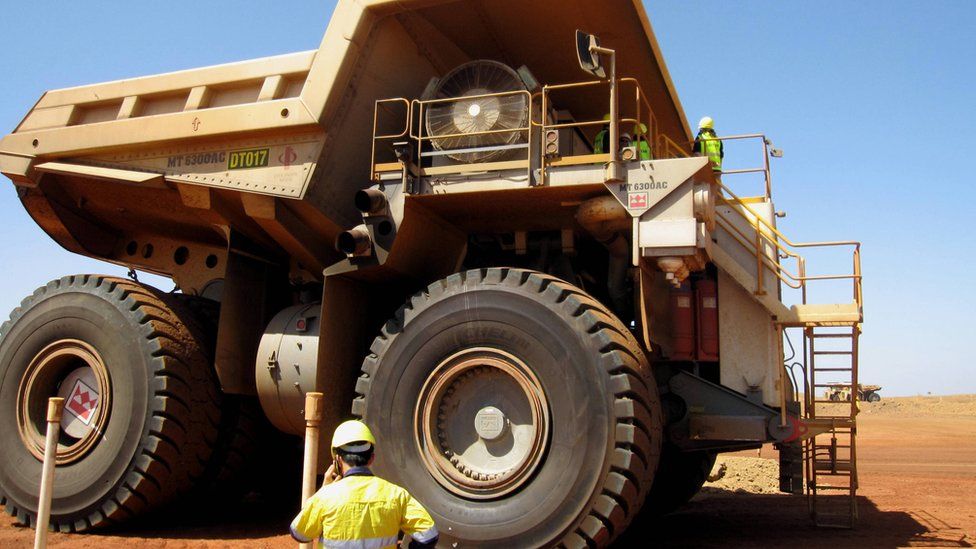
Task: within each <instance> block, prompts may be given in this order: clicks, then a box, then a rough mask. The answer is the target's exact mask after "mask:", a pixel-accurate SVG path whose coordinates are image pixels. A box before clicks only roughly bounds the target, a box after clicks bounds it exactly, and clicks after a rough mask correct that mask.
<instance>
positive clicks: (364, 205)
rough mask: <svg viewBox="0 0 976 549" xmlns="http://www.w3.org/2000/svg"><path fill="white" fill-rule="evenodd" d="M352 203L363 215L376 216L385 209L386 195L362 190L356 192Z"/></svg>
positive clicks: (375, 191) (371, 190)
mask: <svg viewBox="0 0 976 549" xmlns="http://www.w3.org/2000/svg"><path fill="white" fill-rule="evenodd" d="M353 203H354V204H355V205H356V209H357V210H359V211H360V212H362V213H364V214H378V213H380V212H382V211H383V210H385V209H386V195H385V194H383V192H382V191H379V190H376V189H362V190H360V191H356V196H355V197H354V198H353Z"/></svg>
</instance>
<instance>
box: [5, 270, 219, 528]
mask: <svg viewBox="0 0 976 549" xmlns="http://www.w3.org/2000/svg"><path fill="white" fill-rule="evenodd" d="M172 300H173V298H172V296H168V295H166V294H162V293H159V292H157V291H155V290H152V289H150V288H147V287H145V286H142V285H139V284H136V283H133V282H130V281H127V280H123V279H118V278H110V277H102V276H95V275H79V276H70V277H65V278H62V279H60V280H55V281H52V282H50V283H48V284H47V285H46V286H44V287H42V288H40V289H38V290H37V291H35V292H34V294H33V295H31V296H30V297H28V298H26V299H25V300H24V301H23V302H22V304H21V306H20V307H18V308H16V309H15V310H14V311H13V312H12V313H11V315H10V320H9V321H7V322H5V323H4V324H3V326H2V327H0V499H2V502H3V503H5V504H6V506H7V511H8V512H9V513H10V514H12V515H15V516H16V517H17V519H18V520H19V521H20V522H21V523H23V524H27V525H31V524H33V523H34V521H35V517H36V510H37V489H38V488H37V487H38V486H39V482H40V474H41V452H42V448H43V439H44V430H45V417H44V411H45V406H46V402H47V399H48V398H49V397H52V396H63V397H65V399H66V402H65V404H66V406H65V415H64V418H65V419H64V420H63V421H62V432H61V434H60V441H59V447H58V452H57V456H58V468H57V476H56V482H55V484H54V498H53V502H52V511H51V523H52V525H53V527H54V528H55V529H57V530H60V531H62V532H67V531H80V530H85V529H88V528H90V527H95V526H101V525H105V524H110V523H113V522H116V521H119V520H121V519H125V518H129V517H131V516H134V515H137V514H140V513H142V512H144V511H146V510H148V509H150V508H154V507H157V506H159V505H161V504H164V503H166V502H169V501H171V500H173V499H174V497H176V496H177V495H178V494H180V493H182V492H185V491H187V490H188V489H189V488H190V487H191V486H192V484H193V483H194V482H195V479H196V478H198V477H199V476H200V475H201V474H202V473H203V471H204V468H205V467H206V464H207V461H208V458H209V457H210V453H211V450H210V445H209V444H208V442H207V441H213V440H214V439H215V436H216V430H217V418H218V417H219V413H220V412H219V410H218V409H217V402H216V400H215V399H214V398H213V396H214V392H215V385H214V380H213V376H212V373H211V369H210V365H209V364H208V363H207V359H206V355H205V353H204V352H202V350H201V346H202V343H201V342H200V341H198V339H197V336H195V334H194V332H193V331H191V330H189V329H188V328H187V326H186V324H185V323H184V322H183V321H182V320H181V319H180V317H179V316H178V315H177V314H176V313H174V310H173V308H172V307H171V306H170V305H169V304H168V303H170V302H172Z"/></svg>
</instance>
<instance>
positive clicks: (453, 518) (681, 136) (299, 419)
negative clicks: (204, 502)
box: [0, 0, 862, 547]
mask: <svg viewBox="0 0 976 549" xmlns="http://www.w3.org/2000/svg"><path fill="white" fill-rule="evenodd" d="M580 29H581V30H582V32H580ZM601 38H602V42H601V40H600V39H601ZM39 70H40V69H39ZM598 132H606V134H605V135H607V137H608V139H606V140H605V141H606V142H607V143H609V144H610V145H609V146H607V147H605V148H603V147H599V146H597V147H595V146H594V145H595V140H596V139H597V134H598ZM600 137H601V138H602V137H603V136H602V135H601V136H600ZM719 139H722V140H724V141H725V142H726V143H729V142H730V141H732V140H737V141H739V142H742V141H751V142H753V143H755V150H756V151H757V153H758V154H757V155H756V157H757V159H756V162H757V167H756V168H754V169H740V170H727V171H726V172H724V173H716V172H714V170H713V166H712V165H711V164H710V163H709V160H708V158H706V157H701V156H695V155H693V154H692V143H693V136H692V133H691V132H690V130H689V125H688V122H687V120H686V118H685V115H684V113H683V110H682V107H681V104H680V102H679V100H678V97H677V95H676V94H675V90H674V85H673V83H672V81H671V78H670V76H669V74H668V71H667V68H666V67H665V64H664V60H663V57H662V55H661V51H660V48H659V46H658V44H657V41H656V40H655V38H654V34H653V32H652V30H651V25H650V23H649V21H648V18H647V15H646V13H645V11H644V9H643V7H642V5H641V3H640V2H639V1H637V0H634V1H628V0H614V1H608V2H583V1H577V0H559V1H557V0H540V1H534V2H522V1H515V0H498V1H493V2H482V1H476V0H455V1H445V0H396V1H394V0H371V1H369V2H359V1H353V0H348V1H347V0H340V2H339V3H338V6H337V7H336V10H335V12H334V14H333V15H332V18H331V21H330V22H329V24H328V28H327V30H326V32H325V36H324V38H323V40H322V42H321V45H320V47H319V48H318V50H313V51H306V52H301V53H294V54H288V55H281V56H277V57H268V58H263V59H256V60H252V61H244V62H240V63H233V64H227V65H220V66H213V67H206V68H200V69H193V70H186V71H180V72H174V73H169V74H162V75H158V76H147V77H141V78H134V79H130V80H121V81H117V82H108V83H104V84H95V85H88V86H80V87H74V88H69V89H62V90H55V91H49V92H46V93H44V94H43V95H42V96H41V97H40V99H39V100H38V101H37V103H36V104H35V105H34V106H33V107H32V108H31V109H30V110H29V111H28V112H27V115H26V116H25V117H24V119H23V121H22V122H21V123H20V125H18V126H17V127H16V129H14V130H13V132H12V133H11V134H10V135H7V136H6V137H5V138H4V139H3V140H2V141H0V171H2V173H3V174H5V175H6V176H7V177H9V178H10V179H11V180H12V182H13V184H14V188H15V189H16V193H17V197H18V198H19V199H20V201H21V202H22V203H23V205H24V207H25V208H26V210H27V212H28V213H29V214H30V216H31V217H32V218H33V220H34V221H35V222H36V223H37V224H38V225H39V226H40V228H41V229H42V230H44V231H45V232H46V233H47V234H48V235H50V237H51V238H53V239H54V240H55V241H56V242H57V243H58V244H60V245H61V246H63V247H64V248H66V249H67V250H69V251H71V252H75V253H77V254H81V255H84V256H88V257H92V258H97V259H101V260H103V261H106V262H108V263H112V264H115V265H118V266H121V267H123V268H129V269H132V271H130V272H135V271H142V272H149V273H156V274H159V275H163V276H165V277H169V278H171V279H172V280H173V282H174V284H175V285H176V287H177V288H178V290H179V291H160V290H157V289H155V288H152V287H150V286H148V285H145V284H141V283H139V282H138V281H136V280H130V279H126V278H118V277H111V276H102V275H95V274H77V275H72V276H65V277H63V278H61V279H58V280H54V281H51V282H48V283H47V284H45V285H43V286H41V287H40V288H38V289H37V291H35V292H34V293H33V294H32V295H30V296H27V297H26V298H25V299H24V301H23V303H22V304H21V305H20V306H19V307H18V308H16V309H14V311H13V312H12V313H11V315H10V319H9V321H7V322H5V323H4V324H3V326H2V328H0V332H2V335H0V496H2V500H3V502H4V503H5V504H6V507H7V510H8V511H9V512H10V513H12V514H13V515H15V516H16V517H17V519H18V520H19V521H20V522H21V523H23V524H32V523H34V522H35V520H36V519H35V517H36V511H37V507H38V498H37V493H38V482H39V478H40V474H41V459H42V456H43V441H44V435H43V433H44V426H45V403H46V401H47V399H48V398H49V397H52V396H58V395H60V396H62V397H64V398H65V399H66V412H65V417H64V420H63V421H62V422H61V427H62V429H61V432H60V440H59V445H58V448H57V468H56V471H57V474H56V481H55V486H54V499H53V504H52V517H51V520H52V527H53V528H56V529H57V530H60V531H83V530H88V529H91V528H99V527H103V526H105V525H108V524H117V523H120V522H124V521H127V520H130V519H132V518H134V517H138V516H140V515H142V514H144V513H146V512H148V511H151V510H153V509H155V508H158V507H160V506H162V505H164V504H166V503H168V502H171V501H175V500H177V499H178V498H180V497H185V495H186V494H188V493H192V490H193V489H194V487H195V486H198V485H201V484H204V483H208V482H213V477H214V476H219V475H220V474H222V473H221V472H222V471H226V470H227V469H228V467H230V465H229V463H228V462H230V461H233V460H239V458H241V457H242V456H241V454H242V453H244V454H246V453H248V452H244V451H242V450H240V448H241V447H240V446H239V445H238V442H237V439H238V438H239V437H241V436H243V435H241V432H242V431H245V430H246V426H242V422H245V419H246V418H248V417H251V416H249V415H248V414H247V413H245V408H246V406H248V404H249V403H253V405H254V406H255V407H256V409H258V410H260V411H261V413H262V414H263V416H264V417H265V418H266V419H267V420H268V422H269V423H270V424H271V425H273V426H274V427H276V428H277V429H278V430H280V431H282V432H284V433H288V434H291V435H301V434H302V433H303V432H304V427H305V423H304V419H303V406H304V397H305V394H306V393H307V392H311V391H319V392H322V393H324V395H325V396H324V413H325V418H324V421H323V422H322V426H321V429H322V432H323V434H324V435H325V437H324V438H325V440H328V434H329V433H331V431H332V429H333V428H334V427H335V426H336V425H337V424H338V423H339V422H340V421H343V420H346V419H349V418H353V417H359V418H362V419H363V421H365V422H366V423H367V424H368V425H369V426H370V427H371V428H372V429H373V432H374V433H375V435H376V437H377V440H378V441H379V444H378V448H379V452H378V458H377V460H376V463H375V471H376V473H377V474H379V475H381V476H383V477H385V478H387V479H389V480H390V481H392V482H395V483H397V484H400V485H402V486H404V487H405V488H406V489H407V490H409V492H410V493H411V494H413V495H414V496H415V497H416V498H417V499H418V500H419V501H421V502H422V503H423V504H424V505H425V506H426V507H427V509H428V510H429V511H430V513H431V515H432V516H433V517H434V518H435V520H436V522H437V526H438V529H439V530H440V532H441V535H442V540H443V541H445V542H448V543H457V544H459V545H460V546H468V545H471V546H496V547H515V546H519V547H528V546H554V545H562V546H566V547H585V546H591V547H592V546H599V547H603V546H606V545H607V544H609V543H610V542H611V541H612V540H614V539H615V538H617V537H618V536H619V535H620V534H621V533H622V532H624V530H625V529H626V528H627V527H628V525H629V524H631V523H632V522H633V519H634V517H635V516H637V515H638V514H641V513H644V514H646V516H651V515H653V514H661V513H667V512H669V511H671V510H674V509H675V508H677V507H678V506H680V505H682V504H683V503H685V502H686V501H687V500H688V499H689V498H691V497H692V496H693V495H694V494H695V493H696V492H697V491H698V489H699V488H700V487H701V485H702V483H703V481H704V478H705V475H706V473H707V471H708V470H709V468H710V467H711V465H712V463H713V462H714V460H715V456H716V454H717V453H720V452H726V451H734V450H740V449H744V448H757V447H759V446H760V445H762V444H764V443H775V444H776V445H777V447H778V448H779V449H780V454H781V460H780V464H781V475H780V476H781V478H780V484H781V488H782V489H783V490H785V491H789V492H793V493H806V494H807V495H808V497H809V498H810V507H811V510H812V511H813V514H814V516H815V517H816V518H817V520H818V521H821V522H831V521H833V522H835V523H845V524H850V523H852V522H853V519H854V518H855V517H856V507H855V506H854V493H855V489H856V485H857V475H856V467H855V463H856V462H855V449H854V447H855V445H854V433H855V432H856V429H855V425H854V415H855V413H856V399H854V401H852V402H851V403H849V404H847V403H845V404H844V405H838V404H837V403H833V404H832V406H834V407H835V408H836V407H838V406H839V407H840V408H843V410H842V411H841V412H837V411H836V409H833V411H830V410H831V409H830V408H824V407H819V405H820V404H822V402H823V401H822V400H820V398H822V397H819V398H818V397H817V396H815V395H816V394H820V395H822V394H823V391H822V389H823V387H825V386H827V384H828V382H829V383H847V384H856V383H857V379H856V367H857V338H858V334H859V332H860V323H861V320H862V307H861V275H860V267H859V261H860V248H859V245H858V244H857V243H854V242H822V243H814V244H806V243H795V242H791V241H790V240H789V239H787V237H786V236H784V235H783V234H782V233H781V232H780V230H779V229H778V227H777V223H776V222H777V215H776V211H775V210H774V207H773V202H772V196H771V189H772V183H771V179H770V171H769V163H770V156H780V153H779V151H777V150H775V149H773V148H772V146H771V144H770V141H769V140H768V139H767V138H766V137H764V136H763V135H761V134H751V135H739V136H722V137H720V138H719ZM742 174H746V175H742ZM748 174H752V176H751V177H754V178H755V180H753V181H752V186H754V187H757V188H755V189H753V191H754V192H752V193H744V192H742V191H740V193H741V194H742V196H739V194H736V192H734V191H733V189H732V188H731V187H732V186H736V187H737V188H739V189H741V188H743V187H749V186H750V185H746V183H743V184H742V185H739V184H738V183H737V181H739V180H740V179H741V180H742V181H745V180H746V177H747V176H748ZM811 246H817V247H829V248H830V249H833V250H836V251H837V253H839V254H842V258H843V260H844V261H845V262H847V261H850V262H851V263H850V264H851V266H852V270H851V271H850V272H848V271H847V270H846V263H845V269H844V272H843V273H841V274H837V275H831V274H816V275H815V274H810V273H808V271H807V264H806V262H805V260H804V256H803V255H802V254H801V252H804V251H806V250H807V249H808V248H809V247H811ZM7 259H8V260H10V259H11V258H7ZM133 278H135V277H133ZM822 280H833V281H835V282H837V281H841V282H842V283H844V284H847V285H848V288H849V289H848V290H844V292H845V295H844V297H843V298H842V299H832V300H829V299H828V300H825V301H828V302H815V301H814V300H812V299H809V300H808V292H807V290H808V288H809V287H810V286H813V285H814V283H815V282H819V281H822ZM793 289H795V290H793ZM850 290H852V291H851V293H847V292H848V291H850ZM793 295H795V296H798V297H797V298H796V300H795V301H790V299H789V296H793ZM848 296H849V300H848ZM831 301H832V302H831ZM838 301H839V302H838ZM790 330H794V331H795V332H796V333H798V334H799V335H800V337H801V338H802V349H803V351H802V352H803V357H802V360H801V358H800V357H798V358H797V359H796V361H799V362H803V375H802V379H801V380H800V381H797V379H796V378H794V377H793V376H791V372H792V370H791V369H787V368H785V367H784V355H785V354H786V353H784V342H785V341H787V340H786V339H785V338H784V336H785V335H787V334H788V333H790ZM794 339H795V338H794ZM789 343H790V345H792V342H789ZM797 348H798V349H799V348H800V345H797ZM794 354H799V351H798V352H797V353H794ZM845 357H846V360H847V361H846V362H844V363H841V362H840V360H841V359H845ZM801 395H803V396H801ZM800 400H803V402H799V401H800ZM828 404H830V403H829V402H828ZM295 440H297V439H295ZM296 446H297V444H296ZM265 450H267V448H265ZM327 451H328V449H323V452H327ZM282 459H283V458H282ZM319 461H320V463H327V462H328V460H324V459H320V460H319ZM265 465H267V463H265ZM825 487H830V488H831V492H830V493H833V494H838V495H837V496H835V498H839V499H838V500H836V501H833V500H831V501H833V503H837V505H836V506H834V507H831V506H828V502H827V500H825V499H824V498H820V499H817V497H816V496H817V494H818V492H824V491H825V490H826V488H825Z"/></svg>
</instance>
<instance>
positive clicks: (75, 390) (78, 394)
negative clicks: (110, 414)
mask: <svg viewBox="0 0 976 549" xmlns="http://www.w3.org/2000/svg"><path fill="white" fill-rule="evenodd" d="M64 408H65V410H67V411H69V412H71V414H72V415H73V416H75V417H77V418H78V419H80V420H81V421H82V423H84V424H85V425H88V424H89V423H90V422H91V418H92V415H93V414H94V413H95V409H97V408H98V392H97V391H95V389H92V388H91V387H89V386H88V385H87V384H85V382H83V381H81V380H80V379H79V380H78V381H76V382H75V386H74V387H72V389H71V395H70V396H69V397H68V401H67V402H65V403H64Z"/></svg>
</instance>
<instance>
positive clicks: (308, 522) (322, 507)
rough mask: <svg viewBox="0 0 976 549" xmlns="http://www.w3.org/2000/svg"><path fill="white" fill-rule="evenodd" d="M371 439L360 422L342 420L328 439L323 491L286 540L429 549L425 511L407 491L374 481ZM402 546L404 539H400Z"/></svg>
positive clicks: (433, 538) (432, 530) (433, 534)
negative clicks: (329, 451) (329, 461)
mask: <svg viewBox="0 0 976 549" xmlns="http://www.w3.org/2000/svg"><path fill="white" fill-rule="evenodd" d="M375 447H376V440H375V439H374V438H373V433H372V432H370V430H369V427H367V426H366V424H365V423H363V422H361V421H355V420H351V421H346V422H344V423H342V424H341V425H339V427H338V428H336V430H335V434H333V436H332V459H333V463H332V465H331V466H330V467H329V469H328V470H327V471H326V472H325V482H324V483H323V485H322V488H321V489H320V490H319V491H318V492H316V493H315V494H314V495H313V496H312V497H310V498H308V501H306V502H305V505H304V507H302V511H301V512H300V513H298V516H297V517H295V520H293V521H292V522H291V535H292V537H293V538H295V539H296V540H298V541H300V542H303V543H306V542H310V541H312V540H313V539H316V538H318V540H319V544H320V545H321V547H324V548H336V549H338V548H356V549H382V548H386V547H396V546H397V538H398V537H399V533H400V532H403V535H404V537H410V538H411V540H410V544H409V545H407V544H406V543H404V545H403V546H404V547H413V548H416V547H434V546H436V544H437V537H438V535H437V527H436V526H434V520H433V519H432V518H430V514H428V513H427V510H426V509H424V507H423V506H422V505H421V504H420V503H418V502H417V500H415V499H413V497H412V496H411V495H410V494H409V493H407V491H406V490H404V489H403V488H401V487H399V486H397V485H396V484H393V483H391V482H387V481H385V480H383V479H381V478H379V477H375V476H373V473H372V472H370V470H369V465H370V464H372V463H373V458H374V457H375V455H374V453H373V452H374V450H375ZM404 541H406V540H404Z"/></svg>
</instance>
